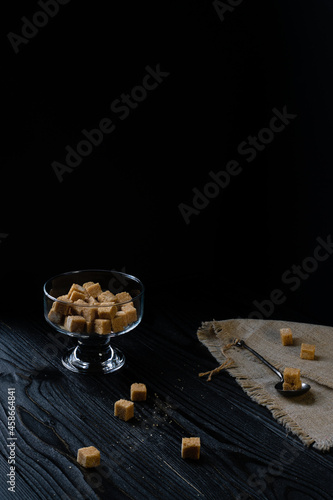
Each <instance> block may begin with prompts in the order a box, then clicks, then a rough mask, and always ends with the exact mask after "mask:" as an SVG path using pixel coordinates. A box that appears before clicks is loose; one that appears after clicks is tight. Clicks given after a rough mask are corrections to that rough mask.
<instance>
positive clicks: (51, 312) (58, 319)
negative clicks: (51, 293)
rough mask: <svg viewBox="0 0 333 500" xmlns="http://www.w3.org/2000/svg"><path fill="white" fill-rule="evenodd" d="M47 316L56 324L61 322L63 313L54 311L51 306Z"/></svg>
mask: <svg viewBox="0 0 333 500" xmlns="http://www.w3.org/2000/svg"><path fill="white" fill-rule="evenodd" d="M53 305H54V304H53ZM47 317H48V318H49V320H50V321H51V322H52V323H56V324H57V325H60V323H62V317H63V314H62V313H59V312H57V311H55V310H54V308H53V306H52V307H51V309H50V310H49V313H48V315H47Z"/></svg>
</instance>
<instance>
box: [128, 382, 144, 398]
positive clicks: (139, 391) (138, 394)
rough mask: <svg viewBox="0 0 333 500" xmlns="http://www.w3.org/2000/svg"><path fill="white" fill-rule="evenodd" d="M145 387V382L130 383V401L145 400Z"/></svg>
mask: <svg viewBox="0 0 333 500" xmlns="http://www.w3.org/2000/svg"><path fill="white" fill-rule="evenodd" d="M146 399H147V387H146V385H145V384H138V383H134V384H132V385H131V400H132V401H146Z"/></svg>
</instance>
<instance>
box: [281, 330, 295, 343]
mask: <svg viewBox="0 0 333 500" xmlns="http://www.w3.org/2000/svg"><path fill="white" fill-rule="evenodd" d="M280 337H281V342H282V345H293V334H292V331H291V329H290V328H280Z"/></svg>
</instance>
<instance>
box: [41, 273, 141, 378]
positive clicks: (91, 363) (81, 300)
mask: <svg viewBox="0 0 333 500" xmlns="http://www.w3.org/2000/svg"><path fill="white" fill-rule="evenodd" d="M43 290H44V316H45V319H46V321H47V322H48V323H49V324H50V325H51V326H52V328H54V329H55V330H56V331H58V332H60V333H62V334H64V335H68V336H70V337H74V338H75V339H77V345H76V347H73V348H72V349H70V350H69V351H68V352H66V353H65V354H64V355H63V356H62V363H63V365H64V366H65V367H66V368H68V369H69V370H71V371H73V372H76V373H89V374H90V373H111V372H114V371H116V370H118V369H119V368H121V367H122V366H123V365H124V363H125V357H124V355H123V353H122V352H121V351H120V350H119V349H116V348H113V347H111V345H110V340H111V338H112V337H118V336H119V335H123V334H125V333H128V332H129V331H131V330H133V329H134V328H135V327H136V326H138V324H139V323H140V321H141V319H142V314H143V302H144V286H143V284H142V283H141V281H140V280H139V279H138V278H135V277H134V276H131V275H129V274H126V273H123V272H118V271H108V270H102V269H87V270H81V271H72V272H68V273H63V274H59V275H57V276H54V277H53V278H50V279H49V280H48V281H47V282H46V283H45V284H44V288H43Z"/></svg>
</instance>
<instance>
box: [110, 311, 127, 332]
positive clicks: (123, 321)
mask: <svg viewBox="0 0 333 500" xmlns="http://www.w3.org/2000/svg"><path fill="white" fill-rule="evenodd" d="M111 324H112V330H113V331H114V333H118V332H121V331H122V330H123V329H124V328H125V327H126V326H127V318H126V313H125V312H124V311H117V313H116V315H115V317H114V318H112V320H111Z"/></svg>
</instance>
